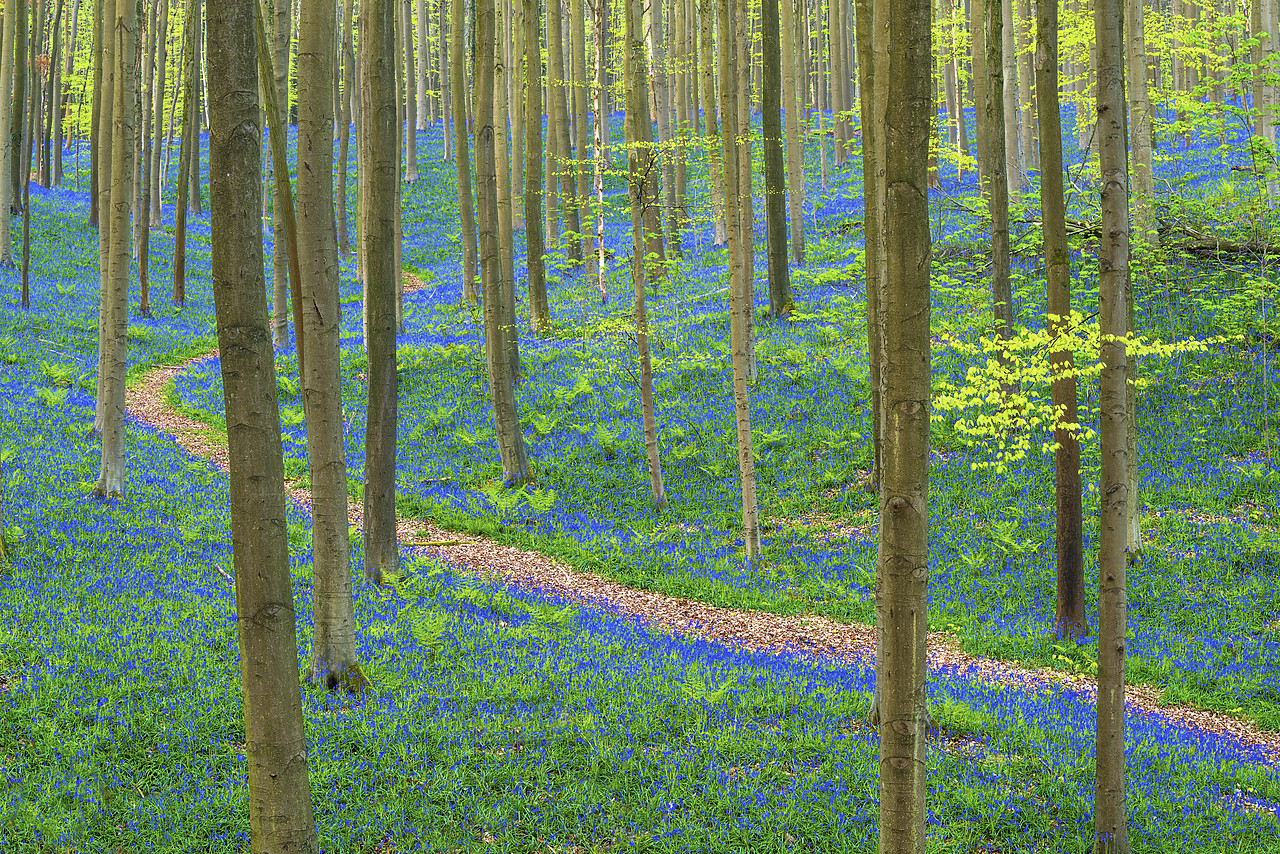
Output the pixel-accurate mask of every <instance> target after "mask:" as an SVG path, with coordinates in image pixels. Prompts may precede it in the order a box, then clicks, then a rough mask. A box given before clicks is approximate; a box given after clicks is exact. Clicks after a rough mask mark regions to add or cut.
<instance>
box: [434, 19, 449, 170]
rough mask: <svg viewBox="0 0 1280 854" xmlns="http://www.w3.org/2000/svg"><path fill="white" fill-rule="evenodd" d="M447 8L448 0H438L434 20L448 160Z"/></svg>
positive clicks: (444, 144) (442, 122)
mask: <svg viewBox="0 0 1280 854" xmlns="http://www.w3.org/2000/svg"><path fill="white" fill-rule="evenodd" d="M448 8H449V2H448V0H440V14H439V15H438V16H437V20H436V32H437V33H438V34H439V36H440V39H439V41H440V101H441V112H440V125H441V130H442V131H443V133H444V143H443V148H444V159H445V160H448V159H449V158H450V157H451V156H452V155H451V154H450V153H449V151H450V145H451V143H450V142H449V140H451V139H452V138H453V135H452V133H451V130H450V123H451V122H452V121H453V88H452V87H453V82H452V78H453V69H452V67H451V66H450V64H449V43H450V41H451V39H452V35H450V37H449V38H445V35H444V34H445V22H446V18H447V15H446V10H447V9H448Z"/></svg>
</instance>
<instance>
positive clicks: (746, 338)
mask: <svg viewBox="0 0 1280 854" xmlns="http://www.w3.org/2000/svg"><path fill="white" fill-rule="evenodd" d="M748 5H749V4H748V2H747V0H735V4H734V8H735V17H734V28H735V29H736V31H737V34H738V35H737V40H736V42H735V44H736V47H737V50H738V51H739V56H738V67H737V72H738V79H737V87H736V88H737V96H738V140H739V141H738V207H739V212H738V218H739V222H738V228H740V229H741V230H742V243H741V247H742V249H741V250H740V251H741V252H742V271H743V274H742V302H741V303H740V304H739V311H740V312H741V314H742V317H743V324H744V325H743V329H744V330H745V332H744V335H743V350H744V351H745V355H746V357H747V383H748V385H751V386H754V385H755V383H756V348H755V321H756V307H755V293H756V239H755V232H756V215H755V198H754V190H753V183H754V182H753V180H752V162H751V161H752V145H751V57H750V56H748V55H747V52H746V51H747V47H746V46H747V44H748V41H747V37H748V29H747V18H748ZM754 481H755V474H754V470H753V473H752V485H751V488H752V491H753V492H754V490H755V482H754ZM752 503H753V504H754V499H753V501H752ZM755 536H756V537H757V539H758V537H759V533H758V531H757V533H756V535H755Z"/></svg>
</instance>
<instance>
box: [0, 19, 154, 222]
mask: <svg viewBox="0 0 1280 854" xmlns="http://www.w3.org/2000/svg"><path fill="white" fill-rule="evenodd" d="M155 3H156V6H158V7H159V14H158V15H157V17H156V83H155V92H154V95H155V97H154V99H153V105H152V110H151V111H152V113H153V114H154V115H155V134H154V136H153V137H152V143H151V210H150V212H149V221H150V226H151V228H159V227H160V222H161V219H160V213H161V204H162V202H163V199H162V198H161V196H160V150H161V147H162V143H163V140H164V122H163V121H161V117H162V115H163V113H164V90H165V80H166V75H167V73H168V64H169V0H155ZM0 91H4V86H3V84H0ZM59 148H60V146H59Z"/></svg>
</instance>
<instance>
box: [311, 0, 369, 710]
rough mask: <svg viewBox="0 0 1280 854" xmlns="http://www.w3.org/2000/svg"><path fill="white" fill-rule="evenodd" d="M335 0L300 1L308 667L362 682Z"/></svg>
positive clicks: (342, 680) (355, 684) (335, 680)
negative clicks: (337, 197) (345, 368)
mask: <svg viewBox="0 0 1280 854" xmlns="http://www.w3.org/2000/svg"><path fill="white" fill-rule="evenodd" d="M337 19H338V8H337V2H336V0H314V2H311V1H310V0H309V2H306V3H302V4H300V6H299V25H298V191H297V210H298V216H297V229H298V249H299V256H300V259H301V262H302V265H301V269H300V271H299V272H300V273H301V276H300V278H301V282H300V284H301V292H302V304H303V306H304V310H303V315H302V319H303V326H302V334H303V338H304V340H305V344H306V353H307V360H306V366H305V373H304V375H303V377H302V395H303V401H304V403H305V405H306V418H307V460H308V462H309V463H310V468H311V515H312V525H311V530H312V546H311V555H312V563H313V571H312V575H311V598H312V605H313V608H314V612H315V613H314V617H313V620H312V624H313V629H312V635H311V661H310V664H309V675H310V677H311V679H312V680H315V681H321V680H325V681H326V683H327V686H328V687H330V688H332V687H335V686H336V685H338V684H343V685H345V686H346V687H347V688H349V689H352V690H357V691H358V690H360V689H361V688H362V687H363V681H364V680H363V677H362V676H361V675H360V668H359V666H358V664H357V658H356V635H355V624H356V623H355V608H354V599H353V597H352V592H351V555H350V552H349V548H350V539H349V537H348V533H347V532H348V526H349V525H350V523H349V521H348V518H347V451H346V440H345V435H344V429H343V428H344V422H343V416H342V371H341V364H340V363H341V355H342V354H341V350H340V347H339V341H338V338H339V334H340V332H341V325H342V324H341V319H342V315H341V307H340V304H339V299H338V247H337V242H336V240H335V235H334V232H335V227H334V219H333V216H334V215H333V207H334V205H333V193H334V178H333V142H334V140H333V136H334V133H333V130H334V128H333V124H334V115H333V92H332V90H331V88H330V87H331V86H332V82H333V66H334V56H333V52H334V41H335V38H334V36H335V30H336V28H337Z"/></svg>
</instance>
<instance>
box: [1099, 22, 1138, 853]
mask: <svg viewBox="0 0 1280 854" xmlns="http://www.w3.org/2000/svg"><path fill="white" fill-rule="evenodd" d="M1094 35H1095V38H1096V41H1097V57H1098V65H1097V68H1098V75H1097V105H1098V135H1099V145H1098V159H1099V164H1100V166H1101V169H1102V193H1101V204H1102V237H1101V242H1100V246H1099V249H1098V262H1099V270H1098V301H1099V312H1098V326H1099V331H1100V333H1101V344H1100V346H1099V350H1100V353H1099V356H1100V361H1101V362H1102V377H1101V379H1100V381H1099V410H1100V419H1099V421H1100V423H1099V438H1100V441H1101V445H1102V453H1101V457H1102V472H1101V483H1100V484H1099V490H1098V494H1099V496H1100V497H1101V501H1102V504H1101V507H1100V508H1099V510H1098V514H1099V520H1098V524H1099V528H1100V542H1099V547H1098V717H1097V723H1098V733H1097V736H1098V737H1097V745H1096V761H1097V788H1096V791H1095V795H1094V843H1093V850H1094V854H1128V852H1129V828H1128V816H1127V807H1126V798H1125V753H1124V740H1125V710H1124V663H1125V631H1126V620H1125V570H1126V564H1127V562H1128V555H1127V554H1126V531H1125V526H1126V522H1127V516H1128V507H1127V505H1128V503H1129V501H1130V500H1132V496H1130V495H1129V494H1128V493H1129V489H1128V482H1129V471H1128V465H1127V457H1128V451H1127V444H1128V424H1129V419H1130V418H1131V417H1132V415H1133V414H1132V412H1130V411H1129V409H1128V400H1127V397H1128V395H1127V393H1126V384H1127V383H1126V374H1127V373H1128V370H1127V367H1126V344H1125V336H1126V334H1127V333H1128V331H1129V321H1128V310H1127V302H1128V300H1127V298H1126V294H1125V291H1126V290H1127V289H1128V287H1129V199H1128V186H1129V178H1128V174H1127V173H1128V157H1127V152H1126V151H1125V148H1126V142H1127V140H1126V136H1127V134H1126V131H1125V117H1124V109H1125V101H1124V53H1123V42H1122V40H1121V18H1120V4H1119V0H1094Z"/></svg>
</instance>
